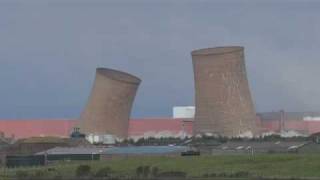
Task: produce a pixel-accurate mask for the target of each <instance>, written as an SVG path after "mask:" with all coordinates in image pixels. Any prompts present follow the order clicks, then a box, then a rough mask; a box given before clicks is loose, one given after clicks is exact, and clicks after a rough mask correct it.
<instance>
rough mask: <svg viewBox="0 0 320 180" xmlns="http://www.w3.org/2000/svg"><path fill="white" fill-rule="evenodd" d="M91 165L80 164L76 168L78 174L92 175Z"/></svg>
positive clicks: (79, 175) (78, 175)
mask: <svg viewBox="0 0 320 180" xmlns="http://www.w3.org/2000/svg"><path fill="white" fill-rule="evenodd" d="M90 171H91V167H90V166H89V165H79V166H78V167H77V169H76V176H77V177H81V176H88V175H90Z"/></svg>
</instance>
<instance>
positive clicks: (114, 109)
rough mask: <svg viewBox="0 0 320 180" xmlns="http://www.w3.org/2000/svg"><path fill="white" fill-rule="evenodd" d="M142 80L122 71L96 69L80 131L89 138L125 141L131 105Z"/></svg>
mask: <svg viewBox="0 0 320 180" xmlns="http://www.w3.org/2000/svg"><path fill="white" fill-rule="evenodd" d="M140 82H141V80H140V79H139V78H138V77H135V76H133V75H130V74H127V73H125V72H121V71H117V70H113V69H107V68H97V70H96V77H95V82H94V85H93V88H92V92H91V95H90V97H89V100H88V103H87V105H86V107H85V109H84V111H83V112H82V114H81V117H80V123H79V128H80V131H81V132H82V133H85V134H86V135H88V136H90V135H91V136H95V135H99V136H100V135H101V136H104V135H112V136H115V138H120V139H122V138H127V137H128V128H129V118H130V113H131V109H132V104H133V101H134V98H135V95H136V92H137V89H138V87H139V84H140Z"/></svg>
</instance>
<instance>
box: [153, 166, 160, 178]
mask: <svg viewBox="0 0 320 180" xmlns="http://www.w3.org/2000/svg"><path fill="white" fill-rule="evenodd" d="M158 173H159V168H158V167H152V169H151V174H152V176H153V177H156V176H158Z"/></svg>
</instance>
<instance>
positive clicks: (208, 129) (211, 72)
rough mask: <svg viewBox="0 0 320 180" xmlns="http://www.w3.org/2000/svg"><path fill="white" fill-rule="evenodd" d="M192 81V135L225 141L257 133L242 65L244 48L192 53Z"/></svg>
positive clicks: (244, 70) (202, 50)
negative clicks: (201, 135)
mask: <svg viewBox="0 0 320 180" xmlns="http://www.w3.org/2000/svg"><path fill="white" fill-rule="evenodd" d="M191 55H192V61H193V69H194V78H195V103H196V113H195V124H194V134H195V135H198V134H214V135H221V136H228V137H239V136H240V137H241V136H253V135H255V133H256V127H255V126H256V125H255V117H256V116H255V109H254V105H253V102H252V99H251V95H250V90H249V83H248V80H247V75H246V68H245V62H244V48H243V47H237V46H230V47H217V48H208V49H200V50H195V51H192V53H191Z"/></svg>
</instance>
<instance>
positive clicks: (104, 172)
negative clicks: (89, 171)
mask: <svg viewBox="0 0 320 180" xmlns="http://www.w3.org/2000/svg"><path fill="white" fill-rule="evenodd" d="M111 172H112V171H111V168H110V167H104V168H101V169H99V170H98V171H97V172H96V174H95V177H110V175H111Z"/></svg>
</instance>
